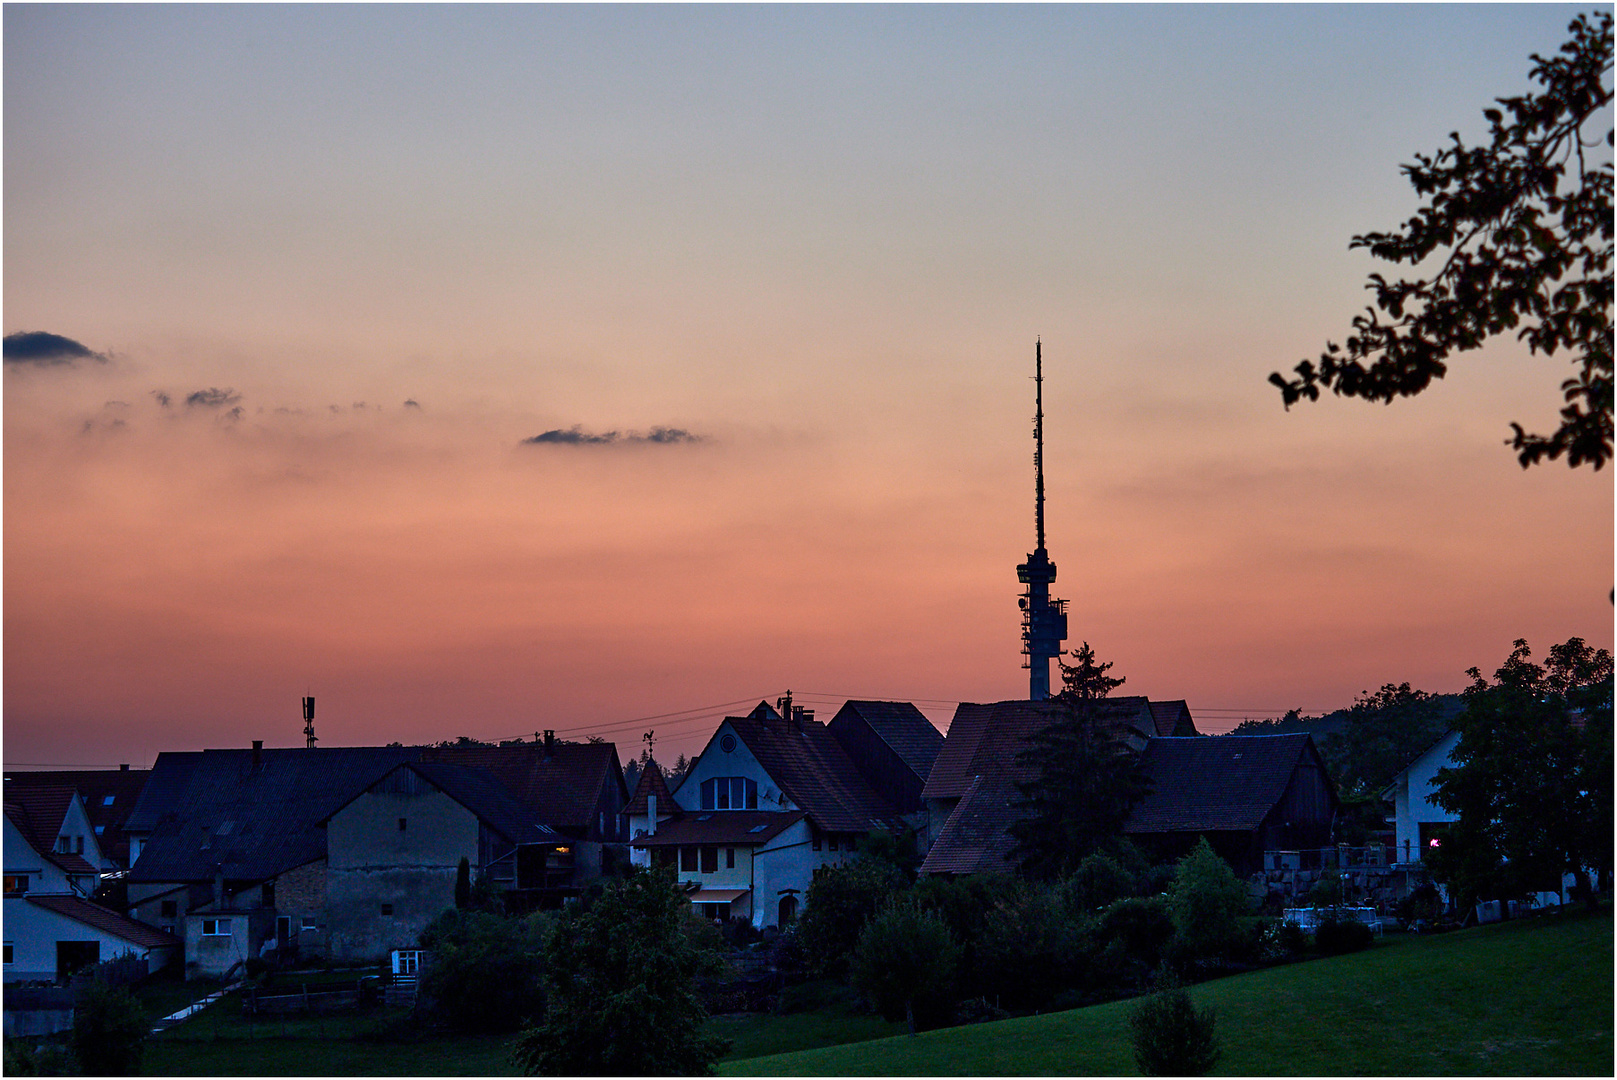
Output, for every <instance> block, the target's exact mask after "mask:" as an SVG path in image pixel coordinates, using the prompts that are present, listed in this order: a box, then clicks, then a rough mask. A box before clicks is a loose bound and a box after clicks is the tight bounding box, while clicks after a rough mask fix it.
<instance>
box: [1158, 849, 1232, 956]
mask: <svg viewBox="0 0 1617 1080" xmlns="http://www.w3.org/2000/svg"><path fill="white" fill-rule="evenodd" d="M1168 902H1169V907H1170V909H1171V910H1172V912H1173V925H1174V932H1175V939H1176V940H1175V944H1176V946H1177V947H1178V949H1179V951H1180V952H1181V953H1182V954H1183V955H1184V957H1185V958H1186V959H1188V960H1191V961H1204V962H1205V961H1211V960H1218V959H1223V958H1226V957H1229V956H1231V955H1233V954H1235V953H1237V952H1239V951H1240V948H1241V937H1242V927H1241V921H1240V920H1241V916H1242V915H1244V914H1246V911H1247V908H1248V906H1249V905H1248V901H1247V891H1246V886H1245V885H1243V884H1241V881H1240V879H1239V878H1237V877H1236V876H1235V871H1233V870H1231V869H1230V866H1229V864H1228V863H1226V862H1225V861H1224V860H1223V859H1221V858H1219V857H1218V855H1217V854H1216V853H1215V852H1214V851H1213V849H1212V847H1211V846H1209V845H1208V843H1207V838H1206V837H1202V838H1201V839H1200V840H1198V841H1197V842H1196V847H1195V849H1194V850H1192V851H1191V853H1190V854H1189V855H1186V856H1185V857H1184V858H1183V859H1181V860H1180V861H1179V870H1178V873H1177V874H1175V876H1174V883H1173V891H1172V893H1170V894H1169V901H1168Z"/></svg>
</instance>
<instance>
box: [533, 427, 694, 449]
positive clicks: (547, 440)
mask: <svg viewBox="0 0 1617 1080" xmlns="http://www.w3.org/2000/svg"><path fill="white" fill-rule="evenodd" d="M701 441H702V436H700V435H693V434H692V433H691V432H689V431H686V430H685V429H684V428H671V427H654V428H652V429H651V430H650V431H649V432H646V433H645V434H643V435H642V434H640V433H639V432H635V431H629V432H622V433H619V432H616V431H603V432H601V433H600V434H593V433H591V432H588V431H585V430H584V429H583V427H582V426H581V425H578V424H574V425H573V426H572V427H570V428H566V429H563V428H555V429H554V430H551V431H545V432H541V433H540V434H538V435H534V436H531V437H530V438H526V439H523V440H522V443H523V445H524V446H533V445H539V446H543V445H558V446H608V445H611V444H612V443H658V444H662V445H670V444H673V443H690V442H701Z"/></svg>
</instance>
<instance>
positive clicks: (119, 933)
mask: <svg viewBox="0 0 1617 1080" xmlns="http://www.w3.org/2000/svg"><path fill="white" fill-rule="evenodd" d="M24 899H26V900H27V901H28V902H29V903H30V904H33V905H34V906H35V907H42V908H44V909H45V910H46V911H54V912H55V913H56V914H58V915H64V916H66V917H67V918H69V919H72V920H73V921H75V922H81V923H83V924H84V925H86V926H91V927H94V928H95V929H97V930H100V931H101V932H103V933H106V934H111V935H113V936H114V937H117V938H121V939H122V940H124V941H127V942H129V943H130V944H131V945H139V946H140V947H142V948H145V949H155V948H162V947H164V946H172V945H179V944H181V941H180V939H179V938H177V937H175V936H174V935H173V934H165V933H163V931H161V930H159V929H157V928H156V927H155V926H147V925H146V924H145V923H142V922H136V921H135V920H134V919H131V918H129V917H128V916H127V915H120V914H118V913H117V912H116V911H113V910H112V909H111V908H104V907H102V906H101V905H100V904H97V903H93V902H92V901H89V900H86V899H84V898H83V897H82V896H39V895H30V896H27V897H25V898H24ZM7 902H8V903H9V901H7Z"/></svg>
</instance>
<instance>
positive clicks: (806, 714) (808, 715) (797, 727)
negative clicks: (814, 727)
mask: <svg viewBox="0 0 1617 1080" xmlns="http://www.w3.org/2000/svg"><path fill="white" fill-rule="evenodd" d="M812 719H814V710H813V709H805V708H803V706H801V705H793V706H792V708H791V720H790V722H789V723H790V728H791V730H792V731H795V732H797V733H798V734H802V732H803V721H805V720H812Z"/></svg>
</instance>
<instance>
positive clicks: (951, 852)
mask: <svg viewBox="0 0 1617 1080" xmlns="http://www.w3.org/2000/svg"><path fill="white" fill-rule="evenodd" d="M1018 797H1019V795H1018V792H1017V790H1016V787H1015V785H1014V784H1012V783H1011V782H1010V780H1009V778H1008V777H1007V776H1005V775H1004V774H997V775H994V776H988V777H983V776H978V777H974V778H973V779H972V781H971V783H970V784H969V785H968V786H967V788H966V793H965V794H964V795H963V796H961V798H960V802H959V804H958V805H956V806H955V808H954V811H953V812H952V813H950V815H949V818H948V820H947V821H946V822H944V825H943V828H942V830H940V831H939V833H938V836H937V839H935V840H934V841H933V842H932V847H931V848H930V849H929V850H928V851H927V853H926V859H925V861H923V862H922V863H921V873H923V874H985V873H1001V872H1009V871H1011V870H1013V869H1014V868H1015V864H1014V863H1013V862H1012V861H1011V858H1010V852H1011V848H1012V847H1014V846H1015V843H1016V842H1015V840H1014V839H1012V837H1011V835H1010V827H1011V825H1012V824H1014V823H1015V822H1016V820H1017V819H1018V818H1019V817H1020V815H1019V814H1018V813H1017V812H1016V811H1015V809H1013V804H1014V802H1015V800H1016V799H1017V798H1018Z"/></svg>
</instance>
